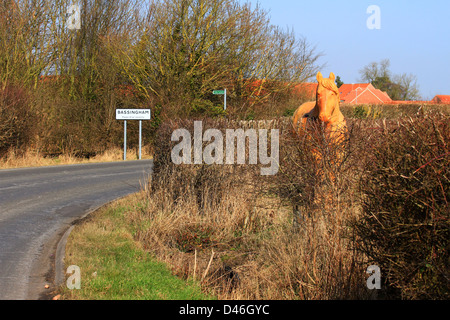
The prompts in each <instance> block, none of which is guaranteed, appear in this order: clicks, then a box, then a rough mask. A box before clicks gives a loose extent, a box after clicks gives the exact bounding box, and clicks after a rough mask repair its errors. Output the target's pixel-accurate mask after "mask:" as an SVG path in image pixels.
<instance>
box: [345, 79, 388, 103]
mask: <svg viewBox="0 0 450 320" xmlns="http://www.w3.org/2000/svg"><path fill="white" fill-rule="evenodd" d="M339 93H340V95H341V102H344V103H387V102H390V101H392V99H391V98H390V97H389V95H388V94H387V93H386V92H383V91H381V90H378V89H376V88H375V87H374V86H373V85H372V84H370V83H354V84H343V85H342V86H341V87H340V88H339Z"/></svg>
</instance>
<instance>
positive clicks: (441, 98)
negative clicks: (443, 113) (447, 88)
mask: <svg viewBox="0 0 450 320" xmlns="http://www.w3.org/2000/svg"><path fill="white" fill-rule="evenodd" d="M432 101H433V102H434V103H445V104H450V95H442V94H439V95H437V96H435V97H434V98H433V100H432Z"/></svg>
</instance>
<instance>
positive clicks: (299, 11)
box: [242, 0, 450, 99]
mask: <svg viewBox="0 0 450 320" xmlns="http://www.w3.org/2000/svg"><path fill="white" fill-rule="evenodd" d="M242 2H247V1H246V0H242ZM248 2H251V3H252V4H256V3H257V2H259V4H260V5H261V7H262V8H264V9H265V10H266V11H269V15H270V17H271V23H272V24H274V25H278V26H280V27H284V28H293V29H294V31H295V33H296V34H298V35H299V36H304V37H305V38H306V39H307V41H308V42H309V43H310V44H312V45H315V46H316V47H317V50H318V51H319V52H322V53H323V54H324V56H323V57H322V58H321V60H320V63H321V64H322V63H326V67H325V68H324V69H323V70H322V73H323V74H324V76H325V75H326V76H328V75H329V73H330V72H331V71H332V72H334V73H335V74H336V75H339V76H340V77H341V79H342V80H343V81H344V83H355V82H358V80H359V78H360V75H359V73H358V71H359V70H360V69H361V68H363V67H364V66H365V65H367V64H368V63H370V62H374V61H377V62H378V61H381V60H382V59H389V60H390V62H391V66H390V70H391V71H392V73H394V74H401V73H412V74H414V75H416V76H417V83H418V85H419V90H420V94H421V95H422V98H424V99H432V98H433V97H434V96H435V95H437V94H448V95H450V18H449V15H450V1H448V0H428V1H423V0H420V1H419V0H390V1H387V0H386V1H383V0H370V1H368V0H341V1H338V0H318V1H315V0H312V1H311V0H248ZM370 5H377V6H378V7H379V8H380V18H381V20H380V29H378V30H377V29H373V30H371V29H369V28H368V27H367V20H368V19H369V17H370V16H371V14H369V13H367V8H368V7H369V6H370Z"/></svg>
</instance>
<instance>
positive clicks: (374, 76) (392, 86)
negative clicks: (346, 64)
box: [359, 59, 420, 100]
mask: <svg viewBox="0 0 450 320" xmlns="http://www.w3.org/2000/svg"><path fill="white" fill-rule="evenodd" d="M389 67H390V61H389V59H384V60H381V62H379V63H378V62H371V63H369V64H368V65H366V66H365V67H363V68H362V69H361V70H360V71H359V73H360V75H361V80H360V81H363V82H370V83H371V84H372V85H373V86H374V87H375V88H377V89H380V90H382V91H385V92H387V93H388V95H389V96H390V97H391V99H393V100H418V99H420V93H419V89H418V84H417V77H416V76H415V75H413V74H406V73H403V74H400V75H392V72H391V71H390V70H389Z"/></svg>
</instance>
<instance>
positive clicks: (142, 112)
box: [116, 109, 152, 161]
mask: <svg viewBox="0 0 450 320" xmlns="http://www.w3.org/2000/svg"><path fill="white" fill-rule="evenodd" d="M151 117H152V113H151V110H150V109H116V120H124V122H123V160H124V161H126V160H127V120H139V160H141V159H142V120H150V119H151Z"/></svg>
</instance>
